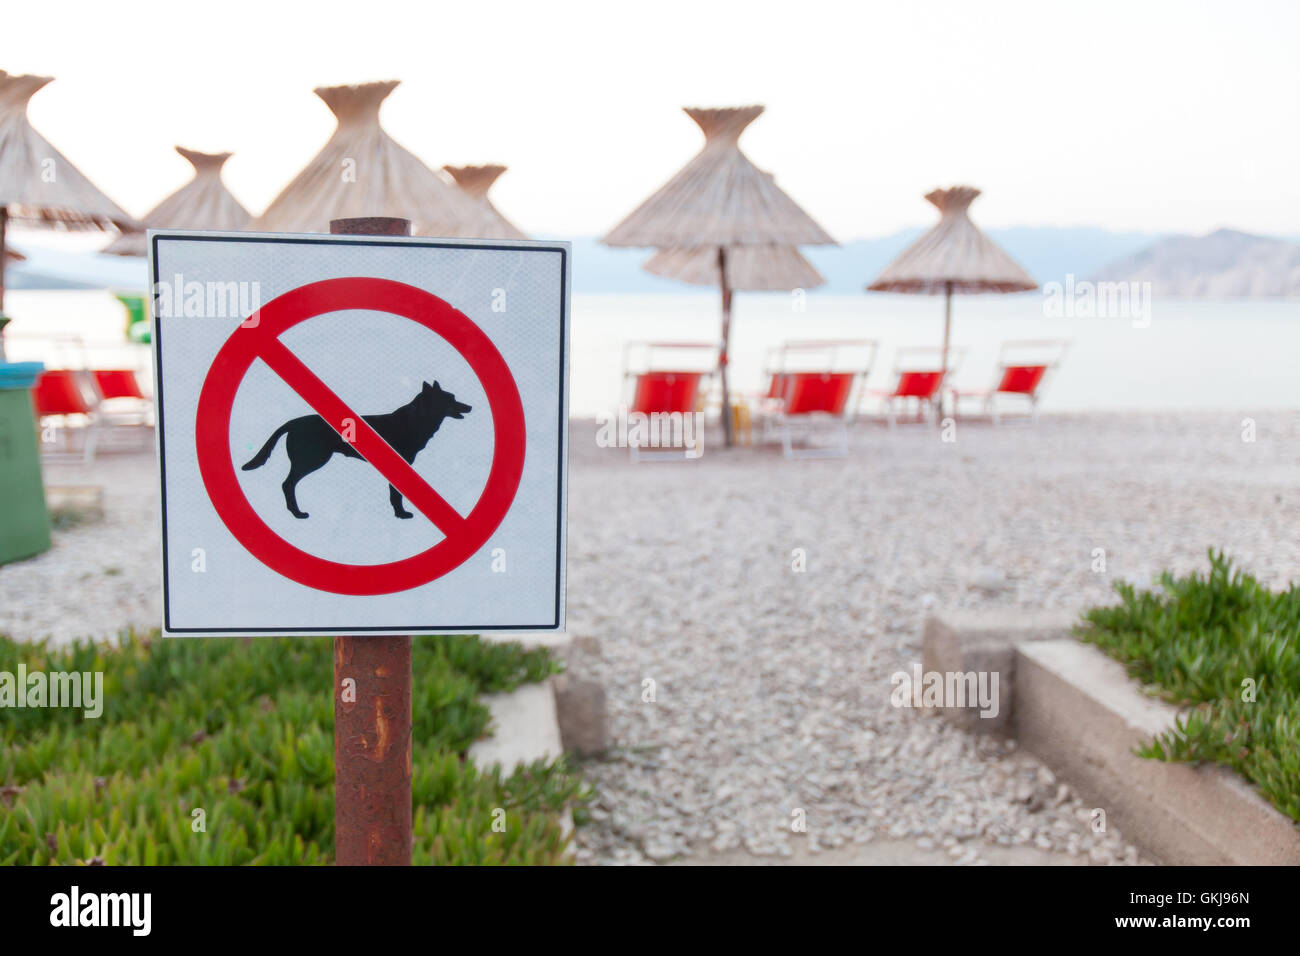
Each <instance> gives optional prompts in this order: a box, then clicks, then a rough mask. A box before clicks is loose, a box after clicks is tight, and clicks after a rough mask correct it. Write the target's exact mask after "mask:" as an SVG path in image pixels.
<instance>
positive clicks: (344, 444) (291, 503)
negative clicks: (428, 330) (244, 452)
mask: <svg viewBox="0 0 1300 956" xmlns="http://www.w3.org/2000/svg"><path fill="white" fill-rule="evenodd" d="M470 410H471V409H470V406H468V405H466V404H464V403H462V402H458V401H456V396H455V395H453V394H452V393H451V392H444V391H443V390H442V387H441V386H440V385H439V384H438V383H437V382H434V383H433V384H432V385H430V384H429V383H428V382H425V383H424V387H423V388H422V389H420V394H418V395H416V396H415V398H413V399H411V400H410V401H409V402H407V403H406V404H405V405H403V406H402V407H401V408H399V409H397V410H396V411H393V412H389V413H388V414H386V415H362V416H361V417H362V418H364V419H365V420H366V422H367V423H368V424H369V425H370V427H371V428H373V429H374V430H375V431H376V432H378V433H379V437H380V438H382V439H383V440H384V441H386V442H388V444H389V445H390V446H391V447H392V449H393V450H394V451H395V452H397V453H398V454H399V455H401V456H402V457H403V458H405V459H406V463H407V464H408V465H410V464H414V463H415V456H416V455H418V454H419V453H420V451H421V450H422V449H423V448H424V446H425V445H427V444H428V443H429V439H430V438H432V437H433V433H434V432H436V431H437V430H438V428H439V426H440V425H442V422H443V420H444V419H447V418H464V417H465V413H466V412H468V411H470ZM281 435H288V436H289V437H288V439H287V440H286V441H285V443H284V448H285V451H287V452H288V453H289V477H287V478H285V479H284V483H283V484H282V485H281V486H280V487H281V488H283V489H284V504H285V507H286V508H288V509H289V513H290V514H291V515H293V516H294V517H295V518H306V517H307V512H305V511H303V510H301V509H300V508H299V507H298V498H297V496H296V495H295V494H294V489H295V488H297V487H298V482H300V481H302V479H303V478H305V477H306V476H307V475H310V474H311V473H312V472H313V471H315V470H316V469H317V468H321V467H323V466H324V465H325V463H326V462H328V461H329V460H330V458H331V457H332V456H333V455H335V454H339V455H346V456H347V457H348V458H360V457H362V456H361V453H360V452H358V451H357V450H356V448H354V447H353V446H352V444H351V442H348V441H345V440H344V438H343V436H342V435H340V434H339V433H338V432H336V431H335V430H334V429H333V428H331V427H330V426H329V425H328V424H327V423H326V421H325V419H323V418H321V417H320V416H319V415H304V416H303V417H302V418H294V419H290V420H289V421H287V422H285V423H284V424H283V425H281V426H280V427H279V428H277V429H276V430H275V431H273V432H272V433H271V437H270V438H268V439H267V440H266V444H265V445H263V446H262V450H261V451H259V452H258V453H257V454H256V455H254V456H253V457H252V458H251V459H250V460H249V462H248V463H247V464H246V465H244V468H243V470H244V471H252V470H253V469H254V468H261V467H262V466H263V465H265V464H266V461H267V459H268V458H270V457H271V452H272V451H274V450H275V443H276V442H278V441H279V440H280V436H281ZM388 500H389V501H391V502H392V503H393V514H395V515H397V517H399V518H413V517H415V516H414V515H413V514H411V512H409V511H407V510H406V509H405V508H404V507H402V495H401V492H399V491H398V490H397V489H396V488H394V487H393V486H392V485H389V486H388Z"/></svg>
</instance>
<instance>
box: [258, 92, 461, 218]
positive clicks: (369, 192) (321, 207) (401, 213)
mask: <svg viewBox="0 0 1300 956" xmlns="http://www.w3.org/2000/svg"><path fill="white" fill-rule="evenodd" d="M398 82H399V81H397V80H388V81H385V82H382V83H361V84H358V85H356V86H324V87H318V88H317V89H316V90H315V91H314V92H315V93H316V95H317V96H319V97H320V98H321V99H322V100H324V101H325V105H326V106H328V107H329V108H330V109H331V110H332V111H333V113H334V116H335V117H336V118H337V120H338V127H337V128H336V129H335V130H334V134H333V135H332V136H331V137H330V138H329V140H328V141H327V142H326V143H325V145H324V146H323V147H321V150H320V152H319V153H317V154H316V155H315V157H313V158H312V160H311V162H309V163H308V164H307V165H306V166H305V167H304V168H303V170H302V172H300V173H299V174H298V175H297V176H295V177H294V179H293V181H292V182H290V183H289V185H287V186H285V187H284V189H283V190H282V191H281V193H280V195H278V196H276V197H275V199H273V200H272V201H271V204H270V205H269V206H267V207H266V211H265V212H263V213H262V215H261V216H259V217H258V218H257V219H255V220H254V221H253V223H252V224H251V225H250V226H249V228H250V229H256V230H259V231H264V232H329V225H330V220H331V219H351V218H359V217H364V216H395V217H398V218H402V219H409V220H411V224H412V231H413V232H416V233H421V234H424V235H432V236H465V235H473V231H472V230H473V228H474V227H475V225H476V224H477V223H478V222H479V220H480V218H481V215H482V214H481V212H480V211H479V209H478V208H477V207H476V205H475V204H474V202H473V200H471V199H470V198H469V197H468V196H466V195H465V194H464V193H463V192H461V191H460V190H459V189H457V188H456V187H455V186H453V185H452V184H451V183H449V182H447V181H446V180H445V179H443V178H442V177H441V176H439V175H438V174H437V173H436V172H434V171H433V170H432V169H430V168H429V167H428V166H426V165H425V164H424V163H423V162H422V161H421V160H420V158H419V157H417V156H416V155H415V154H414V153H412V152H411V151H410V150H408V149H406V148H405V147H403V146H401V145H399V144H398V143H397V141H396V140H394V139H393V138H392V137H391V136H389V135H388V133H386V132H384V128H383V127H382V126H381V125H380V124H379V106H380V104H381V103H383V101H384V99H385V98H386V97H387V96H388V94H389V93H391V92H393V90H394V88H396V86H397V85H398Z"/></svg>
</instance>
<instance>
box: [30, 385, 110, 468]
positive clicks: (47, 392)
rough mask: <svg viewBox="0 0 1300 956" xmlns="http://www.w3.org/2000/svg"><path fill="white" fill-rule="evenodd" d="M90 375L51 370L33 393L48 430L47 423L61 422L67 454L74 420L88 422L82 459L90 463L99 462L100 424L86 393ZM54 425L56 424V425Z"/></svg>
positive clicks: (38, 417)
mask: <svg viewBox="0 0 1300 956" xmlns="http://www.w3.org/2000/svg"><path fill="white" fill-rule="evenodd" d="M85 378H86V375H85V373H84V372H80V371H77V370H74V369H49V370H47V371H44V372H42V373H41V375H40V378H38V379H37V380H36V388H35V389H33V390H32V398H33V401H34V403H35V405H36V417H37V419H38V420H40V421H41V424H42V430H44V426H45V424H46V423H45V419H47V418H56V419H59V424H60V425H61V426H62V432H63V444H64V451H65V452H66V451H68V450H69V444H68V443H69V435H70V434H71V432H70V427H71V422H72V420H73V416H76V417H77V418H79V419H82V420H83V421H84V425H83V426H82V427H81V430H82V431H83V432H84V438H83V445H82V456H83V457H84V458H85V460H86V461H87V462H90V461H94V459H95V439H96V431H97V426H98V422H97V421H96V420H95V407H94V405H93V404H92V402H91V401H90V400H89V398H88V397H87V392H86V390H85V388H84V387H83V386H84V383H85ZM50 424H53V423H52V422H51V423H50Z"/></svg>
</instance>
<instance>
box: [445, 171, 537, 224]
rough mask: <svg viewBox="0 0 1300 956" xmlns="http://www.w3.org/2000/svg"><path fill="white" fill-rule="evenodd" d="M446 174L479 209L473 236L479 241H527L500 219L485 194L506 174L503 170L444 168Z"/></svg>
mask: <svg viewBox="0 0 1300 956" xmlns="http://www.w3.org/2000/svg"><path fill="white" fill-rule="evenodd" d="M442 168H443V169H445V170H446V171H447V174H448V175H450V176H451V178H452V179H454V180H456V185H457V186H459V187H460V188H461V189H462V190H464V192H465V193H466V194H468V195H469V197H470V198H471V199H473V200H474V201H475V202H476V203H477V204H478V206H479V209H480V211H481V213H482V219H481V223H480V225H479V227H478V231H477V232H476V233H475V236H476V237H477V238H479V239H527V238H528V237H527V236H526V235H524V233H523V232H522V231H521V230H520V229H519V228H518V227H517V226H515V224H514V223H512V222H511V221H510V220H509V219H507V218H506V217H505V216H503V215H501V213H500V211H499V210H498V209H497V207H496V206H494V205H493V204H492V200H491V199H489V198H488V190H489V189H491V188H492V184H493V183H495V182H496V181H497V178H498V177H499V176H500V175H501V174H502V173H504V172H505V171H506V167H505V166H497V165H495V164H489V165H486V166H444V167H442Z"/></svg>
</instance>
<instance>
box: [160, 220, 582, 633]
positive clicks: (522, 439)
mask: <svg viewBox="0 0 1300 956" xmlns="http://www.w3.org/2000/svg"><path fill="white" fill-rule="evenodd" d="M149 246H150V271H151V276H152V281H153V283H154V286H153V292H154V310H153V311H154V329H153V345H154V362H155V371H156V381H157V404H158V460H159V467H160V472H161V478H162V535H163V629H164V631H165V632H166V633H168V634H178V635H180V634H192V635H202V634H267V635H272V634H288V633H306V634H331V635H339V634H365V633H393V634H411V633H421V632H425V633H427V632H465V631H483V630H507V631H514V630H561V629H563V627H564V561H565V541H564V528H565V505H566V490H567V483H566V472H567V449H566V438H567V434H566V427H565V423H566V417H567V411H568V408H567V403H568V275H569V266H568V258H569V253H568V247H567V246H566V245H564V244H561V243H542V242H488V241H472V240H456V241H452V240H434V239H406V238H398V237H387V236H384V237H377V236H373V237H372V236H314V235H313V236H288V235H274V234H253V233H199V232H171V231H163V232H151V233H150V243H149Z"/></svg>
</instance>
